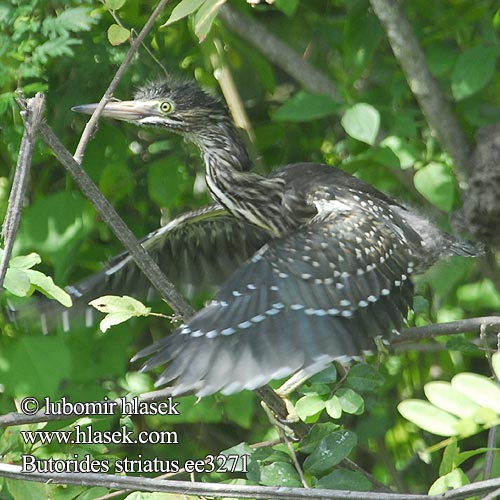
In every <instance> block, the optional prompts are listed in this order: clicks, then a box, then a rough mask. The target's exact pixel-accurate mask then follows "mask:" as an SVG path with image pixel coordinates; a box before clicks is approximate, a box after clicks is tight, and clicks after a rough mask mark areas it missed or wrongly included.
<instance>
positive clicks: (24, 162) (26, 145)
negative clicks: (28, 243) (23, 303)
mask: <svg viewBox="0 0 500 500" xmlns="http://www.w3.org/2000/svg"><path fill="white" fill-rule="evenodd" d="M44 108H45V97H44V96H43V95H42V94H40V93H38V94H36V96H35V97H34V98H33V99H29V100H28V102H27V103H26V107H25V109H24V110H23V111H22V112H21V116H22V117H23V119H24V133H23V138H22V140H21V147H20V149H19V156H18V158H17V166H16V171H15V174H14V180H13V181H12V189H11V192H10V196H9V203H8V208H7V215H6V216H5V220H4V223H3V227H2V238H3V240H4V253H3V255H2V261H1V262H0V295H2V291H3V283H4V280H5V275H6V273H7V268H8V266H9V260H10V256H11V254H12V248H13V247H14V240H15V239H16V234H17V230H18V229H19V223H20V222H21V212H22V208H23V201H24V195H25V193H26V186H27V182H28V175H29V170H30V167H31V159H32V158H33V151H34V149H35V144H36V136H37V131H38V127H39V126H40V123H41V121H42V116H43V110H44Z"/></svg>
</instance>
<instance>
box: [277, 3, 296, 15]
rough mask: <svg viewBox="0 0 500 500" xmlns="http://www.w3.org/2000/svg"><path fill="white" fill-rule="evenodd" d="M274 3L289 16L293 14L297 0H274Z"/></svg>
mask: <svg viewBox="0 0 500 500" xmlns="http://www.w3.org/2000/svg"><path fill="white" fill-rule="evenodd" d="M274 5H275V6H276V7H277V8H278V9H279V10H281V12H283V13H285V14H286V15H287V16H289V17H291V16H293V15H294V14H295V11H296V10H297V7H298V6H299V0H274Z"/></svg>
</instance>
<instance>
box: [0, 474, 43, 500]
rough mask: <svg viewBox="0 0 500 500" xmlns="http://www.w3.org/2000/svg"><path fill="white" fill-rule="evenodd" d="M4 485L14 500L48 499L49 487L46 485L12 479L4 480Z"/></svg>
mask: <svg viewBox="0 0 500 500" xmlns="http://www.w3.org/2000/svg"><path fill="white" fill-rule="evenodd" d="M5 484H6V486H7V489H8V490H9V493H10V494H11V495H12V498H13V499H14V500H39V499H40V498H50V494H49V488H50V486H49V485H47V484H40V483H33V482H31V481H19V480H14V479H6V480H5Z"/></svg>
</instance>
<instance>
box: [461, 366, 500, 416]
mask: <svg viewBox="0 0 500 500" xmlns="http://www.w3.org/2000/svg"><path fill="white" fill-rule="evenodd" d="M451 385H452V387H453V388H454V389H455V390H457V391H459V392H461V393H462V394H465V395H466V396H467V397H468V398H470V399H472V401H474V402H475V403H477V404H478V405H480V406H484V407H485V408H490V409H491V410H493V411H494V412H496V413H497V414H498V415H500V387H499V385H498V384H497V383H496V382H493V380H490V379H488V378H486V377H484V376H482V375H478V374H476V373H459V374H458V375H455V376H454V377H453V379H452V380H451Z"/></svg>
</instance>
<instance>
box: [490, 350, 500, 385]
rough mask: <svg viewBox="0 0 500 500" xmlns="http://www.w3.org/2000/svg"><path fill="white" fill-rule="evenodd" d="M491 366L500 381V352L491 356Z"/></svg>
mask: <svg viewBox="0 0 500 500" xmlns="http://www.w3.org/2000/svg"><path fill="white" fill-rule="evenodd" d="M491 365H492V367H493V373H494V374H495V376H496V378H497V379H499V380H500V352H495V353H494V354H493V356H491Z"/></svg>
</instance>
